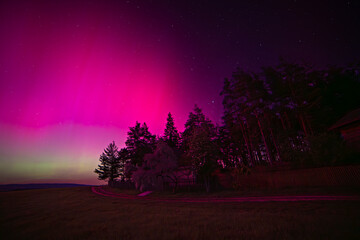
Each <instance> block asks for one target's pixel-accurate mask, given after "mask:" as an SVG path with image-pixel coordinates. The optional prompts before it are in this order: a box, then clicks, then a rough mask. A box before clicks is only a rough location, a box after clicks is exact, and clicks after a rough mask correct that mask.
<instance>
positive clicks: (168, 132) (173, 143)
mask: <svg viewBox="0 0 360 240" xmlns="http://www.w3.org/2000/svg"><path fill="white" fill-rule="evenodd" d="M163 140H164V141H165V142H166V143H167V144H168V145H169V146H170V147H171V148H173V149H177V148H179V145H180V135H179V132H178V130H177V129H176V127H175V123H174V118H173V117H172V115H171V113H169V114H168V118H167V122H166V128H165V131H164V137H163Z"/></svg>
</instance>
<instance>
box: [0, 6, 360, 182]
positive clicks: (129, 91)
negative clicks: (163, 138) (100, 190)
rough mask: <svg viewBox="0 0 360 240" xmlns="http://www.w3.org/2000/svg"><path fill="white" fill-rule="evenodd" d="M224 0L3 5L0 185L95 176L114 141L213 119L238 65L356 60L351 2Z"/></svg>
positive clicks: (358, 22) (357, 21)
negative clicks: (201, 117)
mask: <svg viewBox="0 0 360 240" xmlns="http://www.w3.org/2000/svg"><path fill="white" fill-rule="evenodd" d="M233 2H234V3H233ZM233 2H231V1H226V3H224V1H218V2H217V3H216V1H211V3H210V1H198V0H197V1H150V0H147V1H120V0H119V1H100V0H97V1H96V0H94V1H48V0H44V1H31V0H24V1H16V0H15V1H10V0H9V1H1V3H0V114H1V118H0V183H24V182H74V183H90V184H93V183H97V182H98V181H97V180H96V177H97V176H96V174H94V173H93V170H94V168H95V167H96V166H97V164H98V158H99V155H100V154H101V152H102V151H103V149H104V148H105V147H106V146H107V145H108V144H109V143H110V142H111V141H112V140H115V142H116V143H117V145H118V146H119V147H123V146H124V143H125V140H126V133H127V131H128V128H129V127H130V126H134V125H135V122H136V121H139V122H146V123H147V124H148V126H149V129H150V131H151V132H152V133H154V134H157V135H159V134H160V135H161V134H162V133H163V130H164V128H165V123H166V117H167V114H168V112H171V113H172V114H173V116H174V118H175V124H176V126H177V127H178V129H179V130H183V129H184V123H185V121H186V119H187V117H188V114H189V112H190V111H192V110H193V107H194V104H198V106H199V107H200V108H202V109H203V110H204V113H205V114H206V115H207V116H209V117H210V119H211V120H213V121H214V122H215V123H218V124H221V114H222V105H221V101H222V99H221V97H220V96H219V93H220V91H221V89H222V85H223V81H224V78H225V77H230V76H231V74H232V72H233V71H234V70H235V68H236V67H241V68H243V69H245V70H251V71H258V70H259V69H260V67H262V66H268V65H276V64H277V63H278V59H279V57H284V58H285V59H289V60H291V61H297V62H307V63H310V64H313V65H314V66H315V67H325V66H327V65H328V64H337V65H344V64H348V63H351V62H353V61H355V60H358V59H359V58H360V34H359V31H360V30H359V29H360V14H359V12H360V8H359V5H356V4H357V3H355V1H300V0H298V1H276V2H275V1H266V3H263V2H260V1H255V0H252V1H233ZM305 2H306V3H305Z"/></svg>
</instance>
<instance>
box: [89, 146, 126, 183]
mask: <svg viewBox="0 0 360 240" xmlns="http://www.w3.org/2000/svg"><path fill="white" fill-rule="evenodd" d="M99 160H100V164H99V165H98V168H96V169H95V171H94V172H95V173H97V174H98V179H99V180H106V179H108V180H109V182H111V181H113V180H114V179H116V178H118V177H119V176H120V172H119V170H120V168H121V166H122V164H121V163H120V159H119V152H118V148H117V146H116V145H115V142H114V141H113V142H112V143H110V144H109V146H108V147H107V148H105V149H104V153H102V154H101V155H100V159H99Z"/></svg>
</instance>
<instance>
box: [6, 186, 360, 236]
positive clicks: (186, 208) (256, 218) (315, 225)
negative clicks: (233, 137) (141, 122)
mask: <svg viewBox="0 0 360 240" xmlns="http://www.w3.org/2000/svg"><path fill="white" fill-rule="evenodd" d="M129 193H131V192H129ZM0 239H360V202H358V201H329V202H324V201H316V202H265V203H250V202H248V203H223V204H219V203H181V202H174V203H172V202H171V203H163V202H156V201H152V200H125V199H116V198H110V197H103V196H99V195H95V194H94V193H92V192H91V190H90V187H76V188H64V189H41V190H24V191H14V192H3V193H0Z"/></svg>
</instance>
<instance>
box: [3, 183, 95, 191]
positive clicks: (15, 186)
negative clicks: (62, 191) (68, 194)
mask: <svg viewBox="0 0 360 240" xmlns="http://www.w3.org/2000/svg"><path fill="white" fill-rule="evenodd" d="M81 186H91V185H85V184H74V183H30V184H0V192H8V191H18V190H30V189H45V188H67V187H81Z"/></svg>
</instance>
